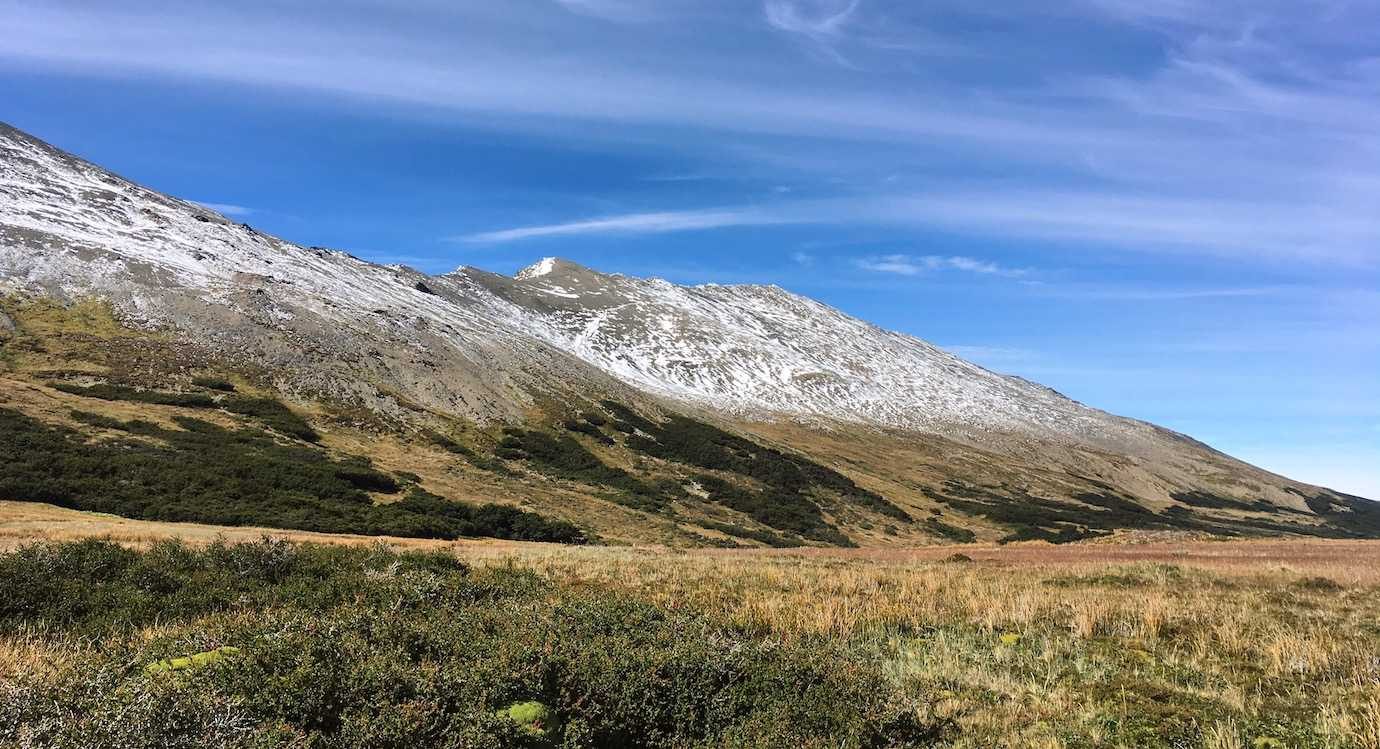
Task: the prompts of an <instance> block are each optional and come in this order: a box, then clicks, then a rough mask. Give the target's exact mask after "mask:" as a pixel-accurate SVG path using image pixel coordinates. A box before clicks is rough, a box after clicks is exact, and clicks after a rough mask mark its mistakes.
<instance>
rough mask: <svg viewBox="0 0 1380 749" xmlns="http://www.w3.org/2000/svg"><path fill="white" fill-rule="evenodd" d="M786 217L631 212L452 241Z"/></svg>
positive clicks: (651, 230)
mask: <svg viewBox="0 0 1380 749" xmlns="http://www.w3.org/2000/svg"><path fill="white" fill-rule="evenodd" d="M787 221H788V219H786V218H785V217H773V216H772V215H771V214H770V213H765V212H760V211H757V210H754V209H748V208H745V209H737V210H721V211H663V212H658V213H629V214H624V215H621V216H608V217H604V218H593V219H586V220H583V221H570V222H566V223H559V224H546V225H540V226H523V227H518V228H514V229H500V230H498V231H486V232H478V233H475V234H464V235H460V236H456V237H451V238H450V239H451V240H452V241H459V242H470V243H476V244H498V243H503V242H517V241H521V240H524V239H539V238H544V237H571V236H579V235H584V234H666V233H669V232H678V231H700V230H704V229H720V228H723V227H727V226H761V225H764V224H772V223H786V222H787Z"/></svg>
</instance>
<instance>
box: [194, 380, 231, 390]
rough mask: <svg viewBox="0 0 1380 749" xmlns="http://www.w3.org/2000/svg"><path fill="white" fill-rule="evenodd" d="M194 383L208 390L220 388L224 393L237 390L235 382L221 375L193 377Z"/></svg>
mask: <svg viewBox="0 0 1380 749" xmlns="http://www.w3.org/2000/svg"><path fill="white" fill-rule="evenodd" d="M192 384H193V385H196V386H197V387H199V388H206V389H207V390H219V391H221V392H223V393H233V392H235V383H233V382H231V381H229V380H224V379H221V378H219V377H193V378H192Z"/></svg>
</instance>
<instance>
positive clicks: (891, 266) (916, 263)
mask: <svg viewBox="0 0 1380 749" xmlns="http://www.w3.org/2000/svg"><path fill="white" fill-rule="evenodd" d="M854 265H856V266H857V267H859V268H861V269H863V270H866V271H871V272H873V273H892V274H895V275H899V276H918V275H920V274H922V273H929V272H933V271H946V270H956V271H962V272H964V273H977V274H981V275H993V276H1020V275H1024V274H1025V271H1024V270H1018V269H1014V268H1003V267H1001V266H999V265H997V264H996V263H992V262H987V261H985V260H978V259H976V258H971V257H964V256H962V255H904V254H894V255H873V256H870V257H864V258H858V259H856V260H855V261H854Z"/></svg>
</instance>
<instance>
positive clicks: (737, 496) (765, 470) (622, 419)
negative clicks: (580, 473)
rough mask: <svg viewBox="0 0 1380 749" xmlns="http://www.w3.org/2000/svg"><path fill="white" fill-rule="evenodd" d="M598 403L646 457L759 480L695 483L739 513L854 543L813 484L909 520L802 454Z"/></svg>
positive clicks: (782, 527) (829, 539)
mask: <svg viewBox="0 0 1380 749" xmlns="http://www.w3.org/2000/svg"><path fill="white" fill-rule="evenodd" d="M602 405H603V406H604V407H605V408H606V409H608V410H609V412H610V413H611V414H613V416H614V418H615V421H614V424H613V425H614V427H615V428H618V425H619V424H620V423H622V424H627V425H630V426H632V427H635V430H636V431H637V433H636V434H632V433H631V432H632V431H634V430H632V429H626V430H620V431H625V432H629V436H628V437H627V440H626V444H627V446H628V447H629V448H630V449H632V450H636V451H638V452H640V453H642V454H644V455H648V456H651V457H654V458H659V459H661V460H666V461H671V462H675V463H680V464H683V465H687V466H693V467H696V468H706V469H710V470H717V471H725V472H729V473H736V474H738V475H740V476H743V477H745V478H747V479H750V480H752V481H755V482H757V483H760V484H762V485H763V486H764V488H763V489H761V490H750V489H746V488H743V487H741V486H736V485H734V484H731V483H729V482H726V481H724V480H722V479H718V478H716V477H713V476H709V475H703V476H699V477H697V479H696V480H697V481H699V482H700V483H701V485H703V486H704V487H705V489H706V490H707V491H708V492H709V494H710V498H711V499H712V500H713V501H715V502H718V503H720V504H723V505H724V506H726V507H729V508H731V509H734V510H737V511H739V512H743V513H745V514H747V515H749V516H750V517H752V518H753V519H754V520H756V521H758V522H760V523H762V524H763V525H767V526H770V527H772V528H776V529H778V530H783V531H788V532H790V533H796V534H799V535H801V536H804V537H806V538H810V539H814V540H818V541H826V542H828V543H835V544H839V545H845V546H846V545H852V542H851V541H849V540H848V538H847V537H846V536H844V535H843V534H842V533H840V532H839V531H838V530H837V529H836V528H834V527H832V526H831V525H829V523H828V522H827V521H826V520H825V518H824V513H823V511H822V510H821V509H820V507H819V505H818V503H817V502H816V501H815V499H813V498H812V497H811V496H810V493H811V492H812V491H813V490H825V491H830V492H835V493H837V494H839V495H840V496H842V497H843V498H844V499H845V500H847V501H850V502H853V503H855V504H859V505H861V506H863V507H866V508H868V509H870V510H873V511H875V512H879V513H881V514H883V515H886V516H888V517H892V518H896V519H898V520H904V521H907V522H909V521H910V520H911V518H910V516H909V515H908V514H906V512H905V511H904V510H902V509H901V508H900V507H897V506H896V505H894V504H892V503H891V502H888V501H887V500H886V499H885V498H883V497H882V496H881V495H879V494H877V493H875V492H871V491H868V490H866V489H863V488H861V487H859V486H858V485H857V484H855V483H853V481H852V479H849V478H848V477H847V476H844V475H843V474H841V473H839V472H837V471H835V470H833V469H830V468H827V467H825V466H822V465H820V464H818V463H815V462H813V461H811V460H809V459H808V458H806V457H804V456H801V455H790V454H787V453H784V452H781V451H780V450H776V449H773V448H770V447H766V446H764V445H759V444H757V443H755V442H753V441H751V440H748V439H745V438H743V437H739V436H738V435H736V434H732V433H730V432H727V431H724V430H722V429H719V428H718V427H715V426H713V425H710V424H706V423H704V422H702V421H697V420H695V419H691V418H688V417H685V416H680V415H675V414H673V415H671V416H669V417H667V419H666V421H664V422H662V423H660V424H658V423H655V422H653V421H651V420H649V419H646V418H644V417H642V416H640V415H639V414H637V413H636V412H634V411H633V410H632V409H630V408H628V407H627V406H624V405H622V404H619V403H615V402H613V401H603V402H602Z"/></svg>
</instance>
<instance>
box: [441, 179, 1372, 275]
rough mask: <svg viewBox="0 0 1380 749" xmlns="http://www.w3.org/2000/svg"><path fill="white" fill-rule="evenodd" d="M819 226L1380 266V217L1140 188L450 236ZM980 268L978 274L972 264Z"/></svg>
mask: <svg viewBox="0 0 1380 749" xmlns="http://www.w3.org/2000/svg"><path fill="white" fill-rule="evenodd" d="M808 224H831V225H840V224H845V225H846V224H853V225H880V226H890V227H905V228H925V229H931V230H940V231H944V232H951V233H958V234H966V235H973V236H1001V237H1018V238H1024V239H1032V240H1041V241H1058V242H1065V243H1075V244H1080V245H1085V246H1089V247H1097V248H1103V247H1108V246H1115V247H1117V248H1118V249H1120V250H1122V251H1128V250H1135V251H1140V252H1158V253H1163V252H1172V253H1177V254H1188V255H1196V256H1213V257H1240V256H1250V257H1253V258H1264V259H1268V260H1270V261H1272V262H1276V263H1282V262H1287V261H1299V260H1307V261H1310V262H1328V263H1339V264H1343V265H1349V266H1353V267H1358V268H1373V267H1375V266H1376V265H1377V264H1380V256H1377V254H1376V252H1375V247H1377V246H1380V217H1372V216H1368V215H1361V213H1360V211H1359V207H1358V210H1357V211H1356V212H1352V211H1349V210H1347V209H1345V208H1344V207H1341V206H1338V205H1336V204H1330V203H1327V202H1314V203H1307V202H1289V203H1278V204H1272V203H1268V202H1246V201H1234V200H1223V199H1219V200H1184V199H1181V198H1176V197H1164V196H1157V195H1147V194H1141V193H1137V192H1122V193H1112V192H1105V191H1104V192H1073V191H1065V192H1057V191H1043V192H1031V191H1026V190H1019V189H1017V190H1012V189H1006V188H996V189H986V190H977V189H968V190H949V191H939V192H930V193H912V194H904V195H891V194H877V195H868V196H860V197H850V198H838V199H825V200H797V201H781V202H777V203H772V204H769V205H756V206H740V207H720V208H714V209H707V210H699V209H696V210H679V211H675V210H673V211H657V212H646V213H628V214H621V215H613V216H600V217H593V218H588V219H579V220H574V221H565V222H559V223H552V224H539V225H533V226H522V227H515V228H506V229H499V230H494V231H483V232H477V233H472V234H467V235H461V236H459V237H452V238H451V239H455V240H460V241H466V242H476V243H499V242H516V241H521V240H529V239H538V238H543V237H562V236H567V237H568V236H579V235H610V234H620V235H650V234H666V233H671V232H684V231H703V230H707V229H723V228H730V227H744V226H789V225H808ZM970 270H972V269H970Z"/></svg>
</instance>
